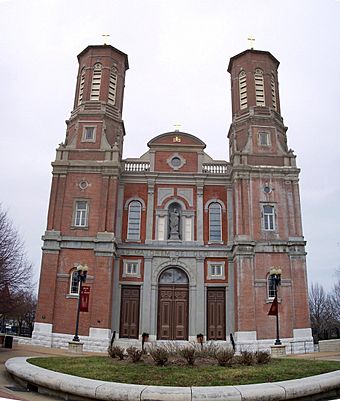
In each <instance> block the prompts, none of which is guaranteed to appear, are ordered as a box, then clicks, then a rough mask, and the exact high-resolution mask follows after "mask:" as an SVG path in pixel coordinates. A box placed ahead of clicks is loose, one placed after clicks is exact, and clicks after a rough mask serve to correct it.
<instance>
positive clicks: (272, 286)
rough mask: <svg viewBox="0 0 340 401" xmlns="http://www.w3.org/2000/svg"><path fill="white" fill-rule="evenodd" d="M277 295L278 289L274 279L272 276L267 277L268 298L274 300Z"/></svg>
mask: <svg viewBox="0 0 340 401" xmlns="http://www.w3.org/2000/svg"><path fill="white" fill-rule="evenodd" d="M275 295H276V288H275V284H274V280H273V279H272V275H271V274H268V276H267V298H269V299H273V298H275Z"/></svg>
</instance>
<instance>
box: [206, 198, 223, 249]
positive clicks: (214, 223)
mask: <svg viewBox="0 0 340 401" xmlns="http://www.w3.org/2000/svg"><path fill="white" fill-rule="evenodd" d="M209 241H222V210H221V205H220V204H219V203H217V202H212V203H210V205H209Z"/></svg>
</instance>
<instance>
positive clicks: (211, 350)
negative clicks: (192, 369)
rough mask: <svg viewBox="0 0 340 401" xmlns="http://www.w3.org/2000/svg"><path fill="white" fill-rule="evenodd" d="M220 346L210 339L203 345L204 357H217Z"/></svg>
mask: <svg viewBox="0 0 340 401" xmlns="http://www.w3.org/2000/svg"><path fill="white" fill-rule="evenodd" d="M219 349H220V348H219V346H218V345H216V344H215V343H213V342H212V341H209V342H207V343H205V344H204V345H203V349H202V350H201V355H200V356H201V357H202V358H215V355H216V352H218V351H219Z"/></svg>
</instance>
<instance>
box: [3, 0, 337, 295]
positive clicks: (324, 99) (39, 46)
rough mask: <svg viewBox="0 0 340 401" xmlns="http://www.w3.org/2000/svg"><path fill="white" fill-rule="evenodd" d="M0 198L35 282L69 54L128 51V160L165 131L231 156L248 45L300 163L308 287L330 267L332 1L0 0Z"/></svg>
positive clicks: (64, 108) (63, 115)
mask: <svg viewBox="0 0 340 401" xmlns="http://www.w3.org/2000/svg"><path fill="white" fill-rule="evenodd" d="M0 30H1V34H0V51H1V53H0V54H1V60H0V76H1V97H0V112H1V122H2V133H1V136H0V138H1V142H0V191H1V192H0V202H1V203H2V206H3V208H4V209H6V210H7V211H8V213H9V215H10V217H11V218H12V220H13V221H14V223H15V225H16V226H17V228H18V229H19V231H20V233H21V235H22V237H23V239H24V241H25V244H26V249H27V254H28V257H29V259H30V260H31V261H32V263H33V264H34V269H35V276H36V277H38V274H39V270H40V259H41V245H42V242H41V235H42V234H43V233H44V230H45V228H46V215H47V208H48V200H49V191H50V182H51V166H50V163H51V162H52V161H53V160H54V158H55V149H56V147H57V145H58V144H59V143H60V142H62V141H63V140H64V137H65V128H66V125H65V120H66V119H67V118H69V115H70V112H71V109H72V106H73V99H74V90H75V84H76V74H77V69H78V65H77V58H76V56H77V54H79V53H80V52H81V51H82V50H83V49H84V48H85V47H86V46H88V45H97V44H103V39H102V36H101V35H102V34H110V39H109V43H110V44H111V45H112V46H114V47H116V48H118V49H120V50H121V51H123V52H125V53H127V54H128V56H129V64H130V70H128V72H127V75H126V90H125V104H124V111H123V117H124V121H125V127H126V131H127V135H126V137H125V145H124V146H125V147H124V157H138V156H140V155H141V154H143V153H144V152H145V151H146V150H147V147H146V143H147V142H148V141H149V140H150V139H151V138H153V137H155V136H156V135H159V134H161V133H163V132H167V131H171V130H173V129H174V124H176V123H180V124H181V130H182V131H185V132H189V133H191V134H193V135H196V136H198V137H199V138H201V139H202V140H203V141H204V142H205V143H206V144H207V148H206V151H207V153H208V154H209V155H210V156H212V157H213V158H214V159H225V160H228V159H229V155H228V143H227V132H228V128H229V125H230V123H231V100H230V81H229V74H228V73H227V65H228V61H229V58H230V57H232V56H234V55H235V54H238V53H240V52H242V51H243V50H245V49H246V48H248V42H247V38H248V37H249V36H250V35H251V36H253V37H255V38H256V42H255V49H258V50H267V51H270V52H271V53H272V54H273V55H274V56H275V57H276V58H277V59H278V60H279V61H280V62H281V65H280V68H279V82H280V96H281V111H282V116H283V118H284V121H285V124H286V125H287V126H288V128H289V129H288V133H287V134H288V145H289V147H290V148H292V149H294V151H295V153H296V154H297V163H298V166H299V167H300V168H301V176H300V177H301V181H300V184H301V185H300V191H301V203H302V213H303V225H304V235H305V238H306V240H307V251H308V257H307V265H308V272H309V282H310V283H311V282H319V283H321V284H323V285H324V286H325V287H326V288H327V289H330V288H331V286H332V283H333V282H334V280H335V278H336V276H335V269H336V268H339V267H340V236H339V231H340V229H339V226H340V211H339V206H340V177H339V175H340V167H339V155H340V130H339V115H340V1H338V0H309V1H307V0H256V1H254V0H205V1H203V0H171V1H169V0H120V1H118V0H97V1H90V0H81V1H80V0H72V1H70V0H67V1H66V0H0Z"/></svg>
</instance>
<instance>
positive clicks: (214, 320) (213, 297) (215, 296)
mask: <svg viewBox="0 0 340 401" xmlns="http://www.w3.org/2000/svg"><path fill="white" fill-rule="evenodd" d="M225 308H226V305H225V288H214V287H213V288H208V291H207V311H208V314H207V339H208V340H225V336H226V313H225Z"/></svg>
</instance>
